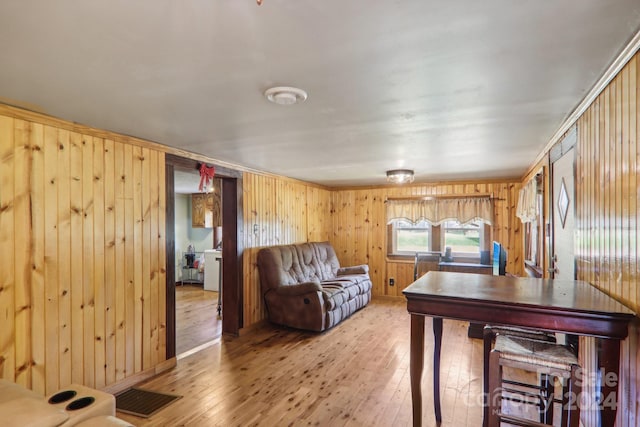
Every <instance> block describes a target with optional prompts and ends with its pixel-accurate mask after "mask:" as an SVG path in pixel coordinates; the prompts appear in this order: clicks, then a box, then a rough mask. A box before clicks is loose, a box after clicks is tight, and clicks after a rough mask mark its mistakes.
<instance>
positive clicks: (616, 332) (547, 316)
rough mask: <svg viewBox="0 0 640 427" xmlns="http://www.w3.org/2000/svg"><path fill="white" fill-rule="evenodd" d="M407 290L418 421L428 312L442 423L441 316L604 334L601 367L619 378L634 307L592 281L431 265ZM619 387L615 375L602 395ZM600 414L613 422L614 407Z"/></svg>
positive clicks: (435, 392) (415, 422)
mask: <svg viewBox="0 0 640 427" xmlns="http://www.w3.org/2000/svg"><path fill="white" fill-rule="evenodd" d="M403 293H404V295H405V296H406V298H407V310H408V311H409V313H411V364H410V376H411V399H412V403H413V425H414V426H420V425H421V424H422V390H421V387H420V382H421V379H422V369H423V365H424V317H425V316H431V317H433V335H434V350H433V351H434V358H433V365H434V366H433V368H434V372H433V400H434V401H433V404H434V409H435V416H436V421H437V422H438V423H440V422H441V421H442V412H441V409H440V349H441V347H442V319H443V318H447V319H457V320H463V321H470V322H481V323H485V324H493V325H508V326H522V327H527V328H533V329H540V330H546V331H553V332H564V333H572V334H577V335H586V336H593V337H597V338H600V339H601V345H602V355H601V357H600V361H599V362H600V367H601V368H604V370H605V372H606V373H615V375H616V378H617V376H618V375H619V368H620V344H621V340H623V339H624V338H626V337H627V334H628V326H629V322H630V321H631V319H633V317H634V316H635V313H634V312H633V311H631V310H630V309H628V308H627V307H625V306H624V305H622V304H621V303H619V302H618V301H616V300H615V299H613V298H611V297H609V296H607V295H606V294H605V293H603V292H601V291H600V290H598V289H597V288H595V287H594V286H591V285H590V284H588V283H586V282H582V281H573V280H548V279H535V278H520V277H507V276H488V275H483V274H470V273H451V272H443V271H430V272H429V273H427V274H425V275H424V276H422V277H421V278H419V279H418V280H416V281H415V282H414V283H412V284H411V285H409V287H407V288H406V289H405V290H404V291H403ZM617 391H618V382H617V381H616V382H615V384H613V385H611V384H610V383H606V384H605V385H604V386H603V388H602V392H603V394H604V396H609V395H610V393H617ZM618 401H619V400H618ZM451 410H453V408H451ZM485 411H486V408H485ZM485 414H486V412H485ZM601 417H602V424H601V425H603V426H613V425H614V424H615V419H616V408H615V407H614V408H608V407H605V408H603V410H602V411H601Z"/></svg>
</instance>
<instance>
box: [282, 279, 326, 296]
mask: <svg viewBox="0 0 640 427" xmlns="http://www.w3.org/2000/svg"><path fill="white" fill-rule="evenodd" d="M274 291H275V293H276V294H278V295H282V296H297V295H304V294H308V293H310V292H317V291H322V286H320V282H304V283H298V284H297V285H286V286H278V287H277V288H275V289H274Z"/></svg>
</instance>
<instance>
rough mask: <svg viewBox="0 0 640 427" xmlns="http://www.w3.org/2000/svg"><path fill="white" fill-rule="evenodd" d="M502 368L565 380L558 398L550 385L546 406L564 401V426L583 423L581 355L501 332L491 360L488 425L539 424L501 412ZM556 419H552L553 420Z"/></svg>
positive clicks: (560, 346)
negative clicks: (581, 407)
mask: <svg viewBox="0 0 640 427" xmlns="http://www.w3.org/2000/svg"><path fill="white" fill-rule="evenodd" d="M503 367H511V368H516V369H522V370H525V371H528V372H536V373H538V374H542V375H547V376H548V377H550V378H551V377H553V378H558V379H560V380H561V381H562V396H560V399H556V398H555V390H554V387H550V390H549V392H550V394H549V396H548V401H547V403H546V404H547V405H548V406H552V405H553V404H554V402H560V403H561V404H562V418H561V425H562V427H578V426H579V424H580V407H579V403H580V402H579V396H580V381H579V379H578V371H579V369H580V365H579V364H578V358H577V357H576V356H575V355H574V354H573V353H572V352H571V351H570V350H569V349H568V348H567V347H565V346H563V345H559V344H554V343H550V342H547V341H541V340H532V339H527V338H521V337H515V336H509V335H498V336H497V337H496V342H495V346H494V349H493V350H492V351H491V356H490V362H489V391H490V392H489V393H490V394H489V417H488V426H489V427H499V426H500V422H501V421H504V422H505V423H509V424H512V425H517V426H529V427H540V426H543V425H545V424H542V423H540V422H538V421H533V420H527V419H525V418H521V417H518V416H515V415H509V414H504V413H502V401H503V392H504V391H505V389H504V387H503V382H504V379H503V377H502V369H503ZM552 421H553V420H550V422H552Z"/></svg>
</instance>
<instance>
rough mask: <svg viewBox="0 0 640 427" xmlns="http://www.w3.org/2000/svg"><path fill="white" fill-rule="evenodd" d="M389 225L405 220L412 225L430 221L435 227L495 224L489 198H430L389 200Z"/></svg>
mask: <svg viewBox="0 0 640 427" xmlns="http://www.w3.org/2000/svg"><path fill="white" fill-rule="evenodd" d="M386 203H387V224H390V223H391V222H393V221H394V220H398V219H401V220H405V221H409V222H411V223H412V224H415V223H417V222H419V221H428V222H429V223H431V224H433V225H437V224H441V223H442V222H444V221H458V222H460V223H461V224H466V223H469V222H473V221H483V222H485V223H487V224H491V223H492V222H493V203H492V201H491V198H489V197H460V198H458V197H456V198H442V199H438V198H430V199H420V200H411V199H406V200H387V202H386Z"/></svg>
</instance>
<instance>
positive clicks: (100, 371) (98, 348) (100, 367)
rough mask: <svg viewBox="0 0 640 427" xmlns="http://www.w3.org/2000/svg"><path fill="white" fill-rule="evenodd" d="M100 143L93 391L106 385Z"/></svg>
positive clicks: (98, 144) (97, 147)
mask: <svg viewBox="0 0 640 427" xmlns="http://www.w3.org/2000/svg"><path fill="white" fill-rule="evenodd" d="M104 200H105V199H104V139H102V138H96V137H94V138H93V295H94V300H93V301H94V322H95V323H94V331H93V333H94V337H93V340H94V344H95V353H94V363H95V387H96V388H102V387H104V386H105V385H106V371H105V364H106V348H105V336H104V334H105V330H106V327H105V280H104V273H105V261H106V260H105V203H104Z"/></svg>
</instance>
